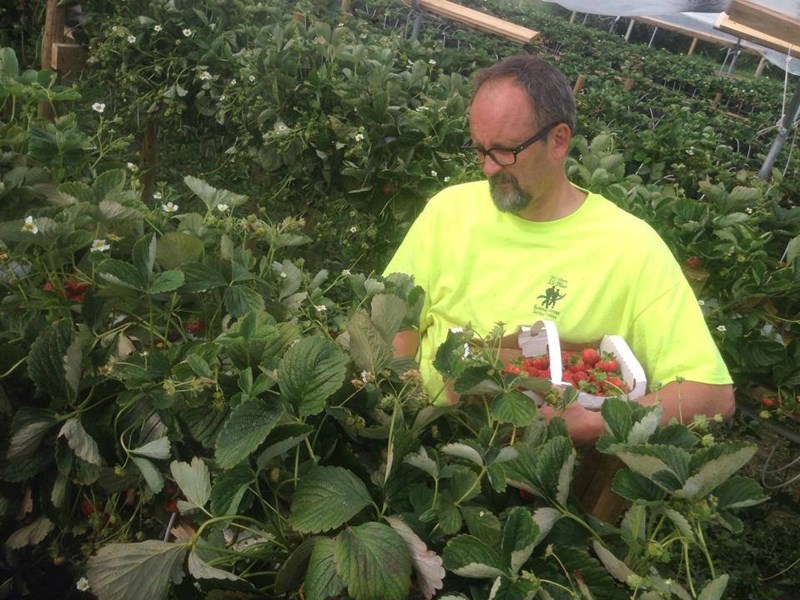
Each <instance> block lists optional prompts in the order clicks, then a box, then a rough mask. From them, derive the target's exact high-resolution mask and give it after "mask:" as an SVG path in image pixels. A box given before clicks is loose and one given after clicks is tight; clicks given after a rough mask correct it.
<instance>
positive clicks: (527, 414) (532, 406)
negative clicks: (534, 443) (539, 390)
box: [492, 390, 537, 427]
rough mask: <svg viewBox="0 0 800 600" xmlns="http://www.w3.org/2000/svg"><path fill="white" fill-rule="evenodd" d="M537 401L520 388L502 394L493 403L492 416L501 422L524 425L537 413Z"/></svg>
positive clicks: (518, 425)
mask: <svg viewBox="0 0 800 600" xmlns="http://www.w3.org/2000/svg"><path fill="white" fill-rule="evenodd" d="M536 411H537V408H536V402H535V401H534V400H533V399H532V398H531V397H529V396H526V395H525V394H523V393H522V392H520V391H519V390H509V391H507V392H504V393H502V394H500V395H499V396H498V397H497V398H495V400H494V402H493V403H492V416H493V417H494V418H495V419H497V420H498V421H500V422H501V423H511V424H512V425H516V426H517V427H524V426H526V425H527V424H528V423H530V422H531V419H533V417H534V416H535V415H536Z"/></svg>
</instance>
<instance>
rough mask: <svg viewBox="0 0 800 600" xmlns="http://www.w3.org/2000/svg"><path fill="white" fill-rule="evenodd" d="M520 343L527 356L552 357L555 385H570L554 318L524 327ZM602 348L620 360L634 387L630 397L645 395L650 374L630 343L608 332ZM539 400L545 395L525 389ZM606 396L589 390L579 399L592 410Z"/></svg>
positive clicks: (600, 403) (596, 407)
mask: <svg viewBox="0 0 800 600" xmlns="http://www.w3.org/2000/svg"><path fill="white" fill-rule="evenodd" d="M518 342H519V347H520V349H521V350H522V355H523V356H525V357H531V356H541V355H542V354H547V355H548V356H549V357H550V380H551V381H552V382H553V385H555V386H559V387H564V386H568V385H570V384H569V383H566V382H565V381H563V380H562V376H563V371H562V368H561V342H560V341H559V339H558V329H557V327H556V324H555V323H554V322H553V321H547V320H543V321H537V322H536V323H534V324H533V325H531V326H530V327H523V328H522V329H521V331H520V334H519V336H518ZM599 350H600V352H609V353H611V354H613V355H614V358H616V359H617V362H618V363H619V370H620V373H621V374H622V379H623V380H624V381H625V383H626V384H627V386H628V389H629V390H630V391H629V392H628V394H627V395H626V397H627V399H628V400H636V399H637V398H641V397H642V396H644V395H645V393H646V391H647V377H646V376H645V374H644V369H643V368H642V365H641V364H639V361H638V360H636V357H635V356H634V355H633V352H632V351H631V349H630V347H629V346H628V344H627V343H626V342H625V340H624V339H622V338H621V337H620V336H618V335H605V336H603V339H602V340H600V346H599ZM525 393H526V394H527V395H529V396H530V397H531V398H533V399H534V400H536V401H537V402H538V403H539V404H541V403H542V402H543V399H542V397H541V396H540V395H539V394H537V393H536V392H530V391H529V392H525ZM605 399H606V397H605V396H595V395H594V394H588V393H586V392H581V391H579V392H578V400H577V401H578V402H580V403H581V405H582V406H584V407H585V408H587V409H589V410H600V407H601V406H602V405H603V402H605Z"/></svg>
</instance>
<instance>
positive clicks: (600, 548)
mask: <svg viewBox="0 0 800 600" xmlns="http://www.w3.org/2000/svg"><path fill="white" fill-rule="evenodd" d="M592 548H594V552H595V554H596V555H597V558H599V559H600V562H601V563H603V566H604V567H605V568H606V570H607V571H608V572H609V573H610V574H611V576H612V577H613V578H614V579H616V580H617V581H620V582H622V583H627V582H628V578H629V577H630V576H632V575H636V573H635V572H634V571H633V569H631V568H630V567H629V566H628V565H626V564H625V563H624V562H623V561H621V560H620V559H618V558H617V557H616V556H614V554H613V553H612V552H611V551H610V550H609V549H608V548H606V547H605V546H604V545H603V544H601V543H600V542H599V541H598V540H593V541H592Z"/></svg>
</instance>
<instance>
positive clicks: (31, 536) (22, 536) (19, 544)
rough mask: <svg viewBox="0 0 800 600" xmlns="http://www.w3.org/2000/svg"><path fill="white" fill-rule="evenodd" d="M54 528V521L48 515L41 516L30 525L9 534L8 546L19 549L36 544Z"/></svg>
mask: <svg viewBox="0 0 800 600" xmlns="http://www.w3.org/2000/svg"><path fill="white" fill-rule="evenodd" d="M52 530H53V523H52V521H50V519H48V518H47V517H39V518H38V519H36V520H35V521H34V522H33V523H31V524H30V525H26V526H25V527H22V528H20V529H17V530H16V531H15V532H14V533H12V534H11V535H9V536H8V539H7V540H6V546H8V548H10V549H11V550H19V549H20V548H24V547H25V546H35V545H36V544H38V543H39V542H41V541H42V540H44V538H46V537H47V534H48V533H50V532H51V531H52Z"/></svg>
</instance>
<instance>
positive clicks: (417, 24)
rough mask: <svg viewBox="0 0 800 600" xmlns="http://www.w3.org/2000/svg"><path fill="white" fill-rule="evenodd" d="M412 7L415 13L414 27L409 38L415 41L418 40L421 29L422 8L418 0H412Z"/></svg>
mask: <svg viewBox="0 0 800 600" xmlns="http://www.w3.org/2000/svg"><path fill="white" fill-rule="evenodd" d="M412 7H413V8H414V11H415V13H416V14H415V15H414V27H413V28H412V29H411V39H412V40H414V41H415V42H416V41H417V40H419V34H420V32H421V31H422V20H423V16H422V9H421V8H420V7H419V0H414V2H413V3H412Z"/></svg>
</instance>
